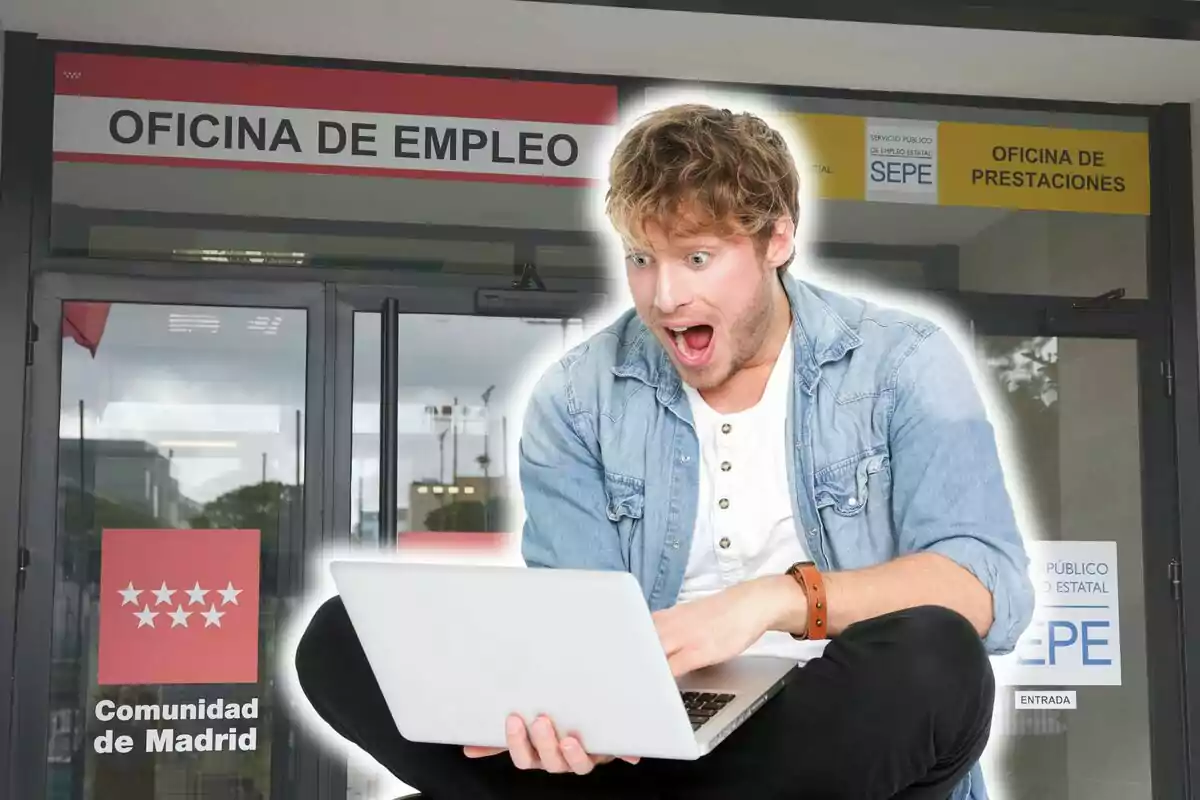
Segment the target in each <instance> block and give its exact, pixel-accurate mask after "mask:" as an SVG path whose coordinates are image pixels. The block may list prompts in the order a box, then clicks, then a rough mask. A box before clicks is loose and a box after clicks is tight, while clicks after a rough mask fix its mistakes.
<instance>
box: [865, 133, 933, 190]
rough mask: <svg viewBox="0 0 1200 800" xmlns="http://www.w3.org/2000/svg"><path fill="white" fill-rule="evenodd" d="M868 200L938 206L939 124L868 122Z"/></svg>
mask: <svg viewBox="0 0 1200 800" xmlns="http://www.w3.org/2000/svg"><path fill="white" fill-rule="evenodd" d="M866 147H867V151H866V159H867V199H868V200H884V201H891V202H894V203H935V204H936V203H937V201H938V123H936V122H921V121H914V120H907V119H894V120H892V119H869V120H867V140H866Z"/></svg>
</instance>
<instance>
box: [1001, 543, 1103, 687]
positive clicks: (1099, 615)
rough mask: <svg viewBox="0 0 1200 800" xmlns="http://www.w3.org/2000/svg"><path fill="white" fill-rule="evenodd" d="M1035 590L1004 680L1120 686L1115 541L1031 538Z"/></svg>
mask: <svg viewBox="0 0 1200 800" xmlns="http://www.w3.org/2000/svg"><path fill="white" fill-rule="evenodd" d="M1027 546H1028V549H1029V553H1030V557H1031V559H1032V561H1033V564H1032V567H1031V571H1030V576H1031V578H1032V579H1033V583H1034V588H1035V590H1036V591H1037V608H1036V610H1035V612H1034V617H1033V622H1032V623H1031V624H1030V626H1029V628H1028V629H1027V630H1026V631H1025V634H1024V635H1023V636H1022V637H1021V639H1020V641H1019V642H1018V643H1017V650H1016V653H1015V656H1016V658H1015V661H1014V662H1013V664H1012V665H1011V666H1012V670H1011V672H1010V673H1008V674H1007V675H1006V678H1007V680H1006V682H1007V683H1009V684H1011V685H1016V686H1119V685H1121V625H1120V613H1119V609H1120V603H1119V594H1118V591H1117V543H1116V542H1029V543H1028V545H1027Z"/></svg>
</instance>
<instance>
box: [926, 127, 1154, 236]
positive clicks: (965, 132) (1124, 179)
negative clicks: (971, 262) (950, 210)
mask: <svg viewBox="0 0 1200 800" xmlns="http://www.w3.org/2000/svg"><path fill="white" fill-rule="evenodd" d="M939 136H940V138H941V150H940V167H941V184H940V201H941V202H942V203H943V204H944V205H951V206H989V207H994V208H1022V209H1033V210H1041V211H1082V212H1089V213H1098V214H1146V213H1149V211H1150V150H1149V142H1148V139H1147V137H1146V135H1145V134H1142V133H1128V132H1124V131H1080V130H1071V129H1067V128H1035V127H1032V126H1027V125H976V124H969V123H963V122H943V123H941V124H940V126H939Z"/></svg>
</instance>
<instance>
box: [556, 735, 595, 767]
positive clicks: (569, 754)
mask: <svg viewBox="0 0 1200 800" xmlns="http://www.w3.org/2000/svg"><path fill="white" fill-rule="evenodd" d="M562 754H563V758H564V759H566V762H567V766H568V767H570V769H571V771H572V772H574V773H575V774H576V775H587V774H588V773H589V772H591V771H592V769H594V768H595V766H596V764H597V762H596V761H593V760H592V757H591V756H589V755H588V754H587V751H586V750H584V749H583V743H582V742H580V741H579V740H578V739H576V738H575V737H574V736H568V737H566V738H565V739H563V740H562Z"/></svg>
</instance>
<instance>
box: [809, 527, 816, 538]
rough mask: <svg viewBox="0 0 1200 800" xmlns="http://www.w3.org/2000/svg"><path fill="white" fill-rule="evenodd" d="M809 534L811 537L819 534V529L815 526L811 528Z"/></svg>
mask: <svg viewBox="0 0 1200 800" xmlns="http://www.w3.org/2000/svg"><path fill="white" fill-rule="evenodd" d="M808 535H809V536H810V537H812V536H816V535H817V529H816V528H813V529H811V530H810V531H809V532H808Z"/></svg>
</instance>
